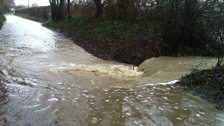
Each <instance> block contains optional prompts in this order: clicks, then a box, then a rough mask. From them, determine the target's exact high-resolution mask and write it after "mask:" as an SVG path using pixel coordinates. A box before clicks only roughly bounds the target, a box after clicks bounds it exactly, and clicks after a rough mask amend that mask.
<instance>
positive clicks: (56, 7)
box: [49, 0, 65, 21]
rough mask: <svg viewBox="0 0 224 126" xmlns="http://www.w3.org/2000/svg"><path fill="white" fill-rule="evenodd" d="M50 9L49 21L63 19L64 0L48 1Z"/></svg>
mask: <svg viewBox="0 0 224 126" xmlns="http://www.w3.org/2000/svg"><path fill="white" fill-rule="evenodd" d="M49 2H50V7H51V19H52V20H53V21H59V20H61V19H64V13H63V10H64V3H65V0H49Z"/></svg>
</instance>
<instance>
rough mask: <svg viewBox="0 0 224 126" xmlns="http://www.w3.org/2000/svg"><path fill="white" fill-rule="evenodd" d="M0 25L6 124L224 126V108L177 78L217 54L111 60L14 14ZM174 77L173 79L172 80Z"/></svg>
mask: <svg viewBox="0 0 224 126" xmlns="http://www.w3.org/2000/svg"><path fill="white" fill-rule="evenodd" d="M6 18H7V21H6V22H5V24H4V26H3V28H2V29H1V31H0V63H1V65H0V78H1V79H0V82H1V83H0V125H1V126H192V125H195V126H200V125H201V126H223V125H224V114H223V112H220V111H218V110H216V109H214V106H213V105H211V104H209V103H207V102H206V101H204V100H202V99H200V98H199V97H196V96H192V95H191V94H189V93H188V92H185V91H183V90H182V89H181V88H178V87H176V86H173V85H172V84H171V82H170V81H173V82H174V81H175V80H177V79H179V78H180V77H181V76H182V75H184V74H186V73H187V72H189V71H190V69H192V68H193V66H194V67H197V65H198V66H203V65H201V63H205V67H209V66H212V65H213V63H214V62H215V59H212V58H203V57H188V58H184V57H182V58H172V57H160V58H152V59H149V60H147V61H145V62H144V63H143V64H142V65H141V66H140V67H139V70H138V68H137V67H133V66H131V65H127V64H122V63H117V62H112V61H104V60H101V59H98V58H96V57H94V56H92V55H91V54H89V53H87V52H85V51H84V50H83V49H82V48H80V47H79V46H77V45H75V44H74V43H72V41H71V40H70V39H68V38H66V37H64V36H63V35H61V34H59V33H56V32H54V31H51V30H49V29H47V28H45V27H42V26H41V24H40V23H37V22H34V21H30V20H27V19H22V18H19V17H16V16H13V15H7V16H6ZM167 82H170V83H167Z"/></svg>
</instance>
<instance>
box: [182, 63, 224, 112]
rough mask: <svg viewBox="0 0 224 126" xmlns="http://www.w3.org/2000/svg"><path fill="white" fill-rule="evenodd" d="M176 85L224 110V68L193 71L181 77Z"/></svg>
mask: <svg viewBox="0 0 224 126" xmlns="http://www.w3.org/2000/svg"><path fill="white" fill-rule="evenodd" d="M178 84H180V85H181V86H183V87H184V88H185V89H187V90H190V91H193V93H194V94H196V95H199V96H201V97H202V98H204V99H206V100H207V101H209V102H211V103H215V104H216V105H217V108H218V109H221V110H224V66H222V67H218V68H213V69H208V70H202V71H194V72H192V73H191V74H189V75H187V76H185V77H183V78H182V79H181V80H180V82H179V83H178Z"/></svg>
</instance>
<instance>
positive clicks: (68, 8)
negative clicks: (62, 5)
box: [67, 0, 71, 20]
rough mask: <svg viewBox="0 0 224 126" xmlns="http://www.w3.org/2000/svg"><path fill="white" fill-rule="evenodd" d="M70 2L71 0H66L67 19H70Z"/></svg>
mask: <svg viewBox="0 0 224 126" xmlns="http://www.w3.org/2000/svg"><path fill="white" fill-rule="evenodd" d="M70 2H71V1H70V0H68V7H67V11H68V20H70V19H71V10H70V6H71V3H70Z"/></svg>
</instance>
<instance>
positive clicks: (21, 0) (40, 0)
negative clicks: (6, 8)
mask: <svg viewBox="0 0 224 126" xmlns="http://www.w3.org/2000/svg"><path fill="white" fill-rule="evenodd" d="M29 2H30V6H31V5H32V4H33V3H37V5H38V6H45V5H49V0H29ZM15 4H16V5H28V0H15Z"/></svg>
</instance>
